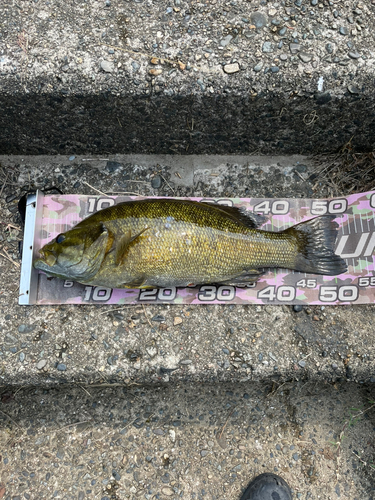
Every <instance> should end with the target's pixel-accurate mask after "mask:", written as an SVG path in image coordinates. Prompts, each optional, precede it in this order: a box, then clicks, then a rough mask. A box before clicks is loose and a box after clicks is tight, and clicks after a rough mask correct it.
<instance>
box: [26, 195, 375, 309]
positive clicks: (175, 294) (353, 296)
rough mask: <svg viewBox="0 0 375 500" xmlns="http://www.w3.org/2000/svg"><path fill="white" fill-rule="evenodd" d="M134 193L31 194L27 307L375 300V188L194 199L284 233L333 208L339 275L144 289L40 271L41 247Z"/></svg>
mask: <svg viewBox="0 0 375 500" xmlns="http://www.w3.org/2000/svg"><path fill="white" fill-rule="evenodd" d="M135 199H141V198H139V197H138V198H137V197H136V196H86V195H76V194H74V195H44V194H43V193H42V192H40V191H38V192H37V193H36V194H35V195H30V196H29V197H28V200H27V210H26V220H25V233H24V242H23V255H22V268H21V281H20V297H19V303H20V304H24V305H32V304H39V305H48V304H139V303H153V304H156V303H169V304H301V305H307V304H321V305H325V304H345V305H348V304H373V303H374V301H375V261H374V250H375V219H374V212H375V192H368V193H362V194H352V195H350V196H347V197H341V198H332V199H320V200H314V199H281V198H277V199H269V198H262V199H259V198H220V199H212V198H188V199H190V200H195V201H205V202H212V203H218V204H222V205H229V206H238V207H241V208H244V209H246V210H251V211H253V212H255V213H258V214H262V215H264V216H265V217H266V219H265V220H266V222H265V223H264V224H263V225H262V226H261V228H260V229H264V230H267V231H281V230H283V229H286V228H287V227H290V226H293V225H295V224H298V223H300V222H303V221H305V220H308V219H311V218H314V217H317V216H319V215H324V214H332V215H334V216H336V217H335V220H336V222H337V223H338V225H339V229H338V233H337V240H336V250H335V251H336V253H337V254H338V255H340V256H341V257H342V258H343V259H345V261H346V263H347V265H348V271H347V272H346V273H344V274H341V275H339V276H321V275H316V274H306V273H300V272H297V271H291V270H288V269H268V270H267V272H266V274H264V275H263V276H262V277H261V278H260V279H259V281H258V283H256V284H252V285H247V286H244V287H234V286H229V285H217V286H215V285H202V286H197V287H191V288H190V287H187V288H179V287H177V288H175V287H172V288H160V289H157V288H155V289H145V290H130V289H110V288H104V287H94V286H87V285H82V284H79V283H74V282H72V281H68V280H61V279H57V278H53V279H47V277H46V275H45V274H43V273H42V272H39V271H37V270H35V269H34V268H33V266H32V263H33V261H34V260H35V259H36V258H37V257H38V256H39V249H40V248H42V247H43V246H44V245H45V244H46V243H48V242H49V241H50V240H51V239H53V238H55V237H56V236H57V235H58V234H60V233H63V232H65V231H67V230H68V229H71V228H72V227H73V226H74V225H75V224H77V223H78V222H80V221H81V220H82V219H84V218H85V217H87V216H89V215H90V214H92V213H94V212H96V211H98V210H101V209H103V208H106V207H109V206H112V205H115V204H117V203H121V202H124V201H129V200H135Z"/></svg>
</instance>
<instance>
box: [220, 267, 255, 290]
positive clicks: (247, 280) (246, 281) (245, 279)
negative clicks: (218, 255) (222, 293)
mask: <svg viewBox="0 0 375 500" xmlns="http://www.w3.org/2000/svg"><path fill="white" fill-rule="evenodd" d="M264 274H265V271H259V270H258V269H247V270H246V271H244V272H243V273H241V274H238V275H237V276H233V277H231V278H228V279H227V280H224V281H220V283H217V284H218V285H231V286H246V285H251V284H252V283H256V282H257V281H258V279H259V278H260V277H261V276H263V275H264Z"/></svg>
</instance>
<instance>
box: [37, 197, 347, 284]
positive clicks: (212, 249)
mask: <svg viewBox="0 0 375 500" xmlns="http://www.w3.org/2000/svg"><path fill="white" fill-rule="evenodd" d="M319 219H320V220H318V221H317V220H313V221H308V222H306V223H302V224H299V225H297V226H294V227H292V228H289V229H286V230H284V231H280V232H270V231H262V230H259V229H257V227H256V224H257V221H256V216H255V215H254V214H252V213H250V212H247V213H244V212H241V211H240V210H239V209H236V208H235V207H223V206H219V205H213V204H209V203H198V202H194V201H188V200H174V199H147V200H139V201H131V202H125V203H121V204H118V205H114V206H112V207H109V208H106V209H104V210H101V211H99V212H96V213H95V214H93V215H91V216H89V217H88V218H86V219H84V220H83V221H81V222H80V223H79V224H77V225H76V226H75V228H73V229H72V230H70V231H67V232H66V233H64V234H63V236H61V235H59V236H60V238H59V236H58V237H57V238H55V239H54V240H52V242H50V243H48V244H47V245H45V246H44V247H43V249H42V251H41V253H42V255H44V259H43V258H42V259H39V260H38V261H37V262H36V263H35V267H37V268H38V269H42V270H43V271H45V272H46V273H47V274H49V275H55V276H58V277H66V278H69V279H73V280H74V279H78V278H77V276H78V277H79V281H80V282H81V283H85V284H88V285H100V286H106V287H109V288H123V287H131V288H138V287H167V286H187V285H189V284H192V283H194V284H205V283H228V282H231V281H232V282H234V283H236V282H238V283H242V281H245V282H252V281H254V280H255V279H256V277H257V276H256V275H259V274H261V273H260V271H258V270H259V269H261V268H264V267H283V268H289V269H296V270H306V269H311V268H313V269H314V270H315V271H316V272H318V273H327V274H329V273H332V272H337V271H340V273H341V272H342V269H343V261H342V259H340V257H338V256H336V255H335V254H334V253H333V250H332V245H333V243H334V240H335V226H334V223H333V221H332V218H330V217H328V218H327V217H325V218H324V217H321V218H319ZM98 234H100V238H101V240H102V241H100V245H99V243H98V242H99V238H98V236H97V235H98ZM94 235H95V236H94ZM57 239H59V241H60V240H61V243H57V241H56V240H57ZM75 249H77V251H76V252H75ZM78 249H79V250H78ZM79 252H83V253H82V255H81V254H79V255H77V253H79ZM97 259H101V261H100V262H97V263H96V264H95V265H94V262H95V260H97ZM314 259H315V260H316V262H315V260H314ZM86 263H90V267H89V266H88V265H87V264H86ZM51 264H53V265H51ZM85 265H87V266H88V269H89V270H88V271H87V274H86V275H85V269H84V266H85ZM314 266H315V267H314ZM313 272H314V271H313ZM74 273H76V274H74Z"/></svg>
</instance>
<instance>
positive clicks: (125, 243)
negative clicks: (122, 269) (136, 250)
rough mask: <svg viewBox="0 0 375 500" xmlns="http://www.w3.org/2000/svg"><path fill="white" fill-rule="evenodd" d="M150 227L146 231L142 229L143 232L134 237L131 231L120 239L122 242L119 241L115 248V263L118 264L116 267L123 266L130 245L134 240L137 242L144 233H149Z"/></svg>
mask: <svg viewBox="0 0 375 500" xmlns="http://www.w3.org/2000/svg"><path fill="white" fill-rule="evenodd" d="M147 229H148V227H145V228H144V229H142V231H141V232H140V233H138V234H136V235H134V236H132V233H131V231H130V229H129V230H128V231H127V232H126V233H125V234H124V235H123V236H122V237H121V238H120V240H119V241H118V243H116V247H115V252H116V258H115V262H116V266H120V265H121V264H123V262H124V259H125V256H126V253H127V251H128V249H129V245H130V243H132V242H133V241H134V240H136V239H137V238H138V236H140V235H141V234H142V233H144V232H145V231H147Z"/></svg>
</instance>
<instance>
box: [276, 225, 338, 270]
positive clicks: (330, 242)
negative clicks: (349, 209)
mask: <svg viewBox="0 0 375 500" xmlns="http://www.w3.org/2000/svg"><path fill="white" fill-rule="evenodd" d="M333 219H334V216H331V215H324V216H322V217H316V218H315V219H311V220H308V221H306V222H302V223H300V224H297V225H296V226H293V227H290V228H288V229H286V230H285V234H288V235H290V236H292V237H293V238H295V239H296V241H297V247H298V255H297V257H296V261H295V266H294V269H295V270H296V271H302V272H305V273H313V274H325V275H327V276H336V275H338V274H341V273H344V272H346V271H347V266H346V263H345V261H344V260H343V259H342V258H341V257H339V256H338V255H336V254H335V253H334V249H335V241H336V237H337V228H338V224H337V223H336V222H334V220H333Z"/></svg>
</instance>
